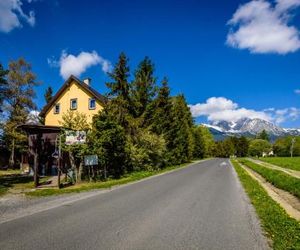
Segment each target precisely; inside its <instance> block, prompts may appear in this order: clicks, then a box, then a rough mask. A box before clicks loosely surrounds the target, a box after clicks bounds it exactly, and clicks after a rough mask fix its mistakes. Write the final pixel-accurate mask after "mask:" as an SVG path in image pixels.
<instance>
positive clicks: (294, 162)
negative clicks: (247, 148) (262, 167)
mask: <svg viewBox="0 0 300 250" xmlns="http://www.w3.org/2000/svg"><path fill="white" fill-rule="evenodd" d="M259 160H261V161H264V162H267V163H271V164H273V165H277V166H279V167H283V168H289V169H292V170H297V171H300V157H293V158H291V157H267V158H259Z"/></svg>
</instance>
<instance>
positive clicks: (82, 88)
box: [41, 76, 106, 126]
mask: <svg viewBox="0 0 300 250" xmlns="http://www.w3.org/2000/svg"><path fill="white" fill-rule="evenodd" d="M72 99H74V100H76V102H77V105H76V106H77V107H76V111H78V112H80V113H84V114H86V115H87V119H88V122H89V123H90V122H92V117H93V116H94V115H95V114H97V113H98V112H99V111H100V110H102V109H103V107H104V105H105V102H106V99H105V97H104V96H102V95H100V94H99V93H98V92H96V91H95V90H94V89H92V88H91V87H90V86H88V85H87V84H85V83H83V82H82V81H80V80H79V79H77V78H76V77H74V76H71V77H70V78H69V79H68V80H67V81H66V82H65V83H64V85H63V86H62V87H61V88H60V89H59V91H58V92H57V93H56V95H55V96H54V97H53V98H52V100H51V101H50V102H49V104H47V105H46V106H45V107H44V109H43V110H42V112H41V116H42V117H44V118H45V125H49V126H61V122H62V116H63V114H64V113H65V112H67V111H68V110H70V109H71V100H72ZM91 99H93V100H95V107H94V108H93V109H91V108H90V107H89V102H90V100H91ZM57 104H58V105H59V109H58V110H59V112H55V106H56V105H57Z"/></svg>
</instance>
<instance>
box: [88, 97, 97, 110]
mask: <svg viewBox="0 0 300 250" xmlns="http://www.w3.org/2000/svg"><path fill="white" fill-rule="evenodd" d="M95 108H96V100H95V99H94V98H90V99H89V109H95Z"/></svg>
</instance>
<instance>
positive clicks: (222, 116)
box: [189, 97, 300, 124]
mask: <svg viewBox="0 0 300 250" xmlns="http://www.w3.org/2000/svg"><path fill="white" fill-rule="evenodd" d="M189 107H190V110H191V112H192V115H193V117H199V116H206V117H207V119H208V120H209V121H212V122H214V121H234V122H235V121H238V120H239V119H242V118H252V119H253V118H260V119H263V120H266V121H270V122H274V123H276V124H279V123H282V122H285V121H286V120H296V119H298V118H299V116H300V109H297V108H295V107H291V108H285V109H277V110H276V109H274V108H267V109H264V110H262V111H258V110H254V109H247V108H240V107H239V106H238V104H237V103H234V102H233V101H232V100H229V99H227V98H225V97H211V98H209V99H207V100H206V102H205V103H198V104H195V105H189Z"/></svg>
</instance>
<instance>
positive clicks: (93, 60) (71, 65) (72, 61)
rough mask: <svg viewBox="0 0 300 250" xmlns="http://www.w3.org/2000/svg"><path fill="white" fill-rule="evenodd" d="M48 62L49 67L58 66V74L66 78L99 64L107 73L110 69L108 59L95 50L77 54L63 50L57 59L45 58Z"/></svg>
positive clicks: (78, 74)
mask: <svg viewBox="0 0 300 250" xmlns="http://www.w3.org/2000/svg"><path fill="white" fill-rule="evenodd" d="M47 61H48V64H49V65H50V66H51V67H60V75H61V76H62V78H64V79H67V78H68V77H69V76H70V75H75V76H78V77H79V76H80V75H81V74H82V73H84V72H85V71H86V70H87V69H88V68H89V67H91V66H95V65H100V66H101V68H102V71H103V72H105V73H107V72H109V71H110V70H111V63H110V61H108V60H106V59H104V58H103V57H101V56H100V55H98V53H97V52H96V51H92V52H91V53H89V52H84V51H83V52H81V53H79V54H78V55H77V56H75V55H72V54H67V53H66V51H63V52H62V54H61V57H60V59H59V61H56V60H55V59H53V58H48V59H47Z"/></svg>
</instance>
